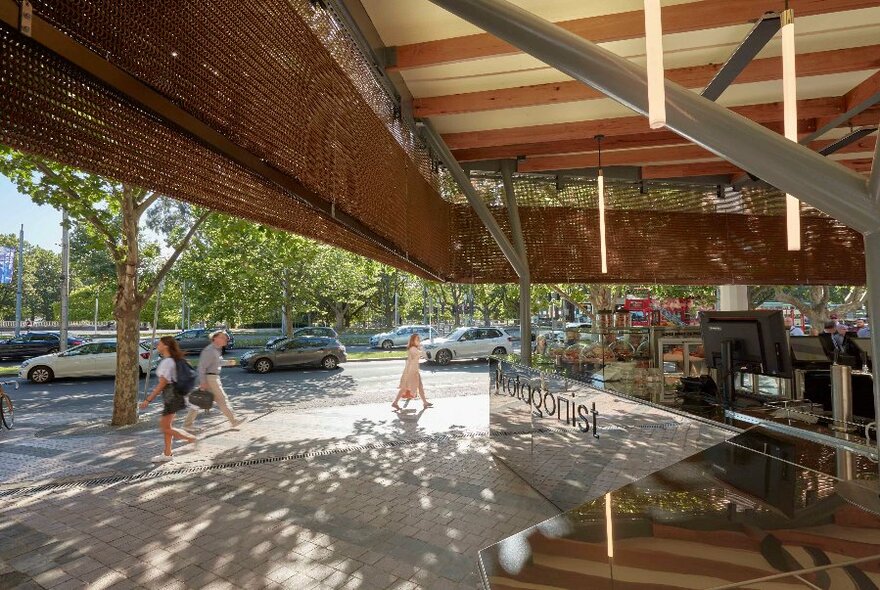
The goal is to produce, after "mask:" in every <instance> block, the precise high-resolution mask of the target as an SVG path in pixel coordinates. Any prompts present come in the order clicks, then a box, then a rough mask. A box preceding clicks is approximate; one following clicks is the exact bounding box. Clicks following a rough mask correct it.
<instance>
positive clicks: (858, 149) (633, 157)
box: [517, 137, 876, 172]
mask: <svg viewBox="0 0 880 590" xmlns="http://www.w3.org/2000/svg"><path fill="white" fill-rule="evenodd" d="M679 139H680V138H679ZM875 142H876V138H875V137H865V138H862V139H860V140H859V141H856V142H853V143H851V144H849V145H847V146H846V147H843V148H841V149H839V150H837V151H836V152H835V153H836V154H855V153H864V152H872V151H874V144H875ZM834 143H836V140H824V141H816V142H813V143H811V144H809V147H810V148H811V149H813V150H816V151H819V150H821V149H822V148H825V147H827V146H829V145H832V144H834ZM694 160H712V161H722V160H720V159H719V158H718V156H716V155H715V154H713V153H712V152H710V151H708V150H706V149H704V148H702V147H700V146H698V145H694V144H686V145H678V146H672V147H658V148H645V149H631V150H604V149H603V150H602V164H603V166H638V165H644V164H659V163H663V164H669V163H673V162H687V161H694ZM597 165H598V156H597V154H596V152H591V153H584V154H570V155H565V156H539V157H536V158H527V159H525V160H523V161H521V162H519V165H518V166H517V170H518V171H519V172H547V171H551V170H570V169H572V168H587V167H590V166H597Z"/></svg>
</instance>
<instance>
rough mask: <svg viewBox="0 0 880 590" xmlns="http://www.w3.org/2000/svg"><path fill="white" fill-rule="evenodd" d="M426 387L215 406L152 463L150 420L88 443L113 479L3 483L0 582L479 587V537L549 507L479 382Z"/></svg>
mask: <svg viewBox="0 0 880 590" xmlns="http://www.w3.org/2000/svg"><path fill="white" fill-rule="evenodd" d="M434 401H435V403H436V407H435V408H431V409H429V410H427V411H424V412H420V411H419V406H420V404H415V405H413V406H412V407H411V408H407V411H406V412H403V413H401V414H394V413H392V412H390V411H389V408H388V405H387V403H385V404H358V405H348V406H333V405H325V406H323V407H313V408H304V409H298V408H290V409H285V410H278V411H274V412H270V413H263V414H258V413H254V414H252V415H251V416H249V417H250V420H249V421H248V422H246V423H245V424H244V425H243V426H242V427H241V429H240V430H238V431H232V430H229V429H228V428H227V427H226V426H224V425H223V424H222V421H221V420H220V419H219V417H212V418H210V419H209V420H207V421H206V423H205V426H206V427H207V428H206V429H205V431H204V437H203V439H202V441H201V442H200V443H199V444H198V445H195V446H193V445H185V446H181V447H178V449H177V450H176V451H175V460H174V461H173V462H171V463H168V464H165V465H162V466H159V467H148V468H145V467H144V465H143V463H142V455H146V456H149V455H151V454H155V453H156V452H157V449H158V448H159V435H158V433H157V432H156V431H155V430H154V428H155V426H154V425H150V426H151V428H149V429H147V428H144V429H143V432H142V433H140V431H139V430H137V431H136V432H135V434H134V435H130V436H129V435H126V436H119V439H120V440H122V441H127V442H124V443H119V446H118V447H114V445H112V444H107V445H106V446H104V447H102V448H101V449H99V450H100V452H96V449H94V448H93V449H89V448H88V447H84V448H82V449H81V450H80V452H81V453H82V457H89V456H91V457H93V458H95V460H96V461H97V457H99V456H100V457H103V458H104V459H106V464H103V465H101V464H99V463H95V469H94V470H91V471H90V470H82V469H80V470H79V471H77V472H76V474H75V475H76V477H77V478H80V479H81V478H83V477H89V476H94V475H95V474H102V475H108V478H107V479H105V480H102V481H97V482H96V481H92V482H89V481H80V482H79V483H75V484H74V483H72V484H68V485H62V484H61V483H59V480H57V479H56V480H54V481H53V483H50V484H49V485H46V486H44V487H42V488H38V487H30V488H20V489H7V490H6V491H5V492H2V491H0V502H2V504H0V505H2V509H0V589H5V588H99V589H100V588H297V590H308V589H310V588H321V589H329V588H346V589H359V590H371V589H380V588H398V589H414V588H439V589H444V588H476V587H478V579H477V576H476V555H477V551H478V550H479V549H481V548H483V547H485V546H487V545H490V544H492V543H494V542H496V541H498V540H500V539H503V538H505V537H507V536H509V535H511V534H513V533H515V532H517V531H520V530H522V529H523V528H526V527H527V526H530V525H532V524H534V523H536V522H539V521H541V520H544V519H546V518H549V517H550V516H553V515H555V514H557V513H558V512H557V510H556V509H555V508H554V507H552V506H551V505H550V504H549V503H547V502H546V501H545V500H544V499H542V498H541V497H540V496H538V495H537V494H536V493H535V492H534V491H532V490H531V488H529V487H528V486H526V485H525V484H524V483H523V482H522V481H521V480H520V479H519V478H518V477H517V476H515V475H514V474H513V473H512V472H510V471H509V470H508V469H507V468H506V467H504V466H503V465H501V464H499V463H497V462H496V461H495V460H494V459H493V458H492V456H491V455H490V454H489V451H488V442H487V439H486V438H485V434H484V433H485V430H486V428H487V418H488V417H487V413H488V408H487V401H486V399H485V395H482V396H469V397H456V398H439V397H438V398H435V400H434ZM59 428H63V426H61V425H59ZM96 428H97V427H96ZM137 428H139V427H135V429H137ZM101 436H103V439H107V438H109V437H110V435H106V434H103V435H101ZM84 438H88V437H84ZM91 440H92V441H94V440H98V438H92V439H91ZM132 440H135V441H137V444H138V445H139V446H140V447H142V448H135V447H134V445H133V444H132V442H131V441H132ZM114 453H116V454H118V456H115V455H114ZM65 456H66V457H67V459H69V461H68V462H69V463H70V465H72V466H75V465H77V464H78V459H76V458H75V457H70V456H67V455H65ZM132 457H135V458H136V460H135V459H132ZM35 459H39V458H35ZM125 461H130V462H129V463H125ZM58 467H59V470H60V473H65V472H64V470H63V469H62V466H58ZM70 471H71V472H73V471H74V470H73V469H72V468H71V470H70ZM25 479H30V480H33V478H32V477H29V478H25ZM31 483H33V482H31ZM17 485H18V486H21V485H23V480H22V481H19V483H18V484H17ZM4 493H5V497H3V496H2V494H4Z"/></svg>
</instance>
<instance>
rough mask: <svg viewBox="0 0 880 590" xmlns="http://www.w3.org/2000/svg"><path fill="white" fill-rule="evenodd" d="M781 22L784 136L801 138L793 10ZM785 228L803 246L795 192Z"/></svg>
mask: <svg viewBox="0 0 880 590" xmlns="http://www.w3.org/2000/svg"><path fill="white" fill-rule="evenodd" d="M780 21H781V24H782V102H783V125H784V128H785V137H786V139H790V140H791V141H797V140H798V121H797V75H796V73H795V53H794V11H793V10H792V9H791V8H788V2H786V8H785V10H784V11H783V12H782V15H781V19H780ZM785 230H786V236H787V238H788V240H787V241H788V249H789V250H800V249H801V203H800V201H799V200H798V199H797V198H796V197H793V196H792V195H788V194H787V195H785Z"/></svg>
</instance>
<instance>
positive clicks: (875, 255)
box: [865, 160, 880, 470]
mask: <svg viewBox="0 0 880 590" xmlns="http://www.w3.org/2000/svg"><path fill="white" fill-rule="evenodd" d="M874 167H875V171H876V167H877V163H876V160H875V163H874ZM865 278H866V283H865V284H866V286H867V288H868V297H867V303H868V317H869V320H870V322H871V357H872V358H873V359H874V366H873V374H874V420H875V423H876V424H880V368H878V367H880V364H878V363H880V231H877V232H874V233H871V234H865ZM877 432H878V433H880V427H878V429H877ZM877 456H878V457H880V434H878V436H877ZM878 470H880V464H878Z"/></svg>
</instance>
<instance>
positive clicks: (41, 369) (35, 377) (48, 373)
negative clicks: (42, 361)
mask: <svg viewBox="0 0 880 590" xmlns="http://www.w3.org/2000/svg"><path fill="white" fill-rule="evenodd" d="M54 378H55V373H53V372H52V369H50V368H49V367H46V366H43V365H38V366H36V367H34V368H33V369H31V370H30V371H28V379H30V380H31V381H33V382H34V383H48V382H49V381H51V380H52V379H54Z"/></svg>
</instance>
